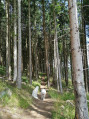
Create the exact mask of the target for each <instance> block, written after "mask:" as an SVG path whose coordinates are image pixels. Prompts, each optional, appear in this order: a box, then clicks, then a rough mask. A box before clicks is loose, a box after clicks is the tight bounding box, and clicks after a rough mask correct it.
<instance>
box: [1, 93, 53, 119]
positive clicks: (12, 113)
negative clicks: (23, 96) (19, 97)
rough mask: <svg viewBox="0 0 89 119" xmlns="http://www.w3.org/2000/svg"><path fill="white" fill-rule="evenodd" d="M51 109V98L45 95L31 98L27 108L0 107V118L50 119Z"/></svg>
mask: <svg viewBox="0 0 89 119" xmlns="http://www.w3.org/2000/svg"><path fill="white" fill-rule="evenodd" d="M52 109H53V100H52V99H51V98H50V97H49V96H48V94H47V95H46V99H45V100H44V101H42V100H41V99H40V95H39V99H33V104H32V105H31V106H30V107H29V109H26V110H24V109H17V108H15V107H14V108H12V109H11V108H9V107H0V119H51V116H52V115H51V111H52Z"/></svg>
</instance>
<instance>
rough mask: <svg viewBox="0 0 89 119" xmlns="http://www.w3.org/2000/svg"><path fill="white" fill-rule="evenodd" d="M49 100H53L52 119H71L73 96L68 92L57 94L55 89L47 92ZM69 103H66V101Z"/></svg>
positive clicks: (73, 113)
mask: <svg viewBox="0 0 89 119" xmlns="http://www.w3.org/2000/svg"><path fill="white" fill-rule="evenodd" d="M49 95H50V96H51V98H53V99H55V100H56V102H55V104H54V110H53V111H52V119H73V118H74V115H75V107H74V94H73V91H72V90H71V91H70V92H64V93H63V94H60V93H58V92H57V91H56V90H55V89H50V90H49ZM68 100H69V101H70V102H71V103H72V104H73V105H71V104H70V103H67V101H68Z"/></svg>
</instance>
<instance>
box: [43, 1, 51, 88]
mask: <svg viewBox="0 0 89 119" xmlns="http://www.w3.org/2000/svg"><path fill="white" fill-rule="evenodd" d="M42 7H43V35H44V42H45V57H46V58H45V59H46V73H47V82H48V87H49V86H50V82H49V61H48V60H49V59H48V38H47V34H46V31H45V3H44V0H42Z"/></svg>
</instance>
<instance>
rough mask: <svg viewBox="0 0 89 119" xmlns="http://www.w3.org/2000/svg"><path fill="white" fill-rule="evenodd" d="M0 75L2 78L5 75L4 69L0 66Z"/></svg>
mask: <svg viewBox="0 0 89 119" xmlns="http://www.w3.org/2000/svg"><path fill="white" fill-rule="evenodd" d="M0 75H1V76H3V75H5V67H3V66H0Z"/></svg>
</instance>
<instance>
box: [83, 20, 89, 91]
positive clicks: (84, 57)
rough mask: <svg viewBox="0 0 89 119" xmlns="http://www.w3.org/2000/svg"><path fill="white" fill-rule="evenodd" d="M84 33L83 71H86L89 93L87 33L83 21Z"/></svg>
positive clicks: (86, 87)
mask: <svg viewBox="0 0 89 119" xmlns="http://www.w3.org/2000/svg"><path fill="white" fill-rule="evenodd" d="M82 31H83V60H84V61H83V63H84V66H83V69H84V82H85V89H86V92H88V80H87V79H88V69H87V68H88V62H87V47H86V45H87V44H86V31H85V21H84V20H82Z"/></svg>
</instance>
